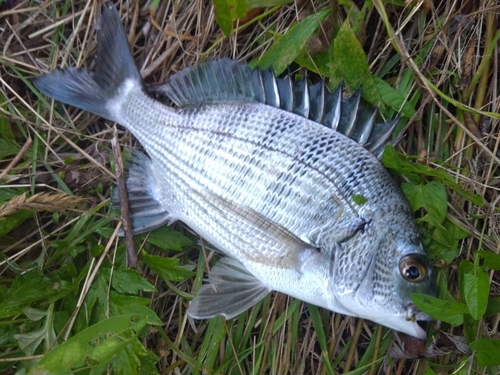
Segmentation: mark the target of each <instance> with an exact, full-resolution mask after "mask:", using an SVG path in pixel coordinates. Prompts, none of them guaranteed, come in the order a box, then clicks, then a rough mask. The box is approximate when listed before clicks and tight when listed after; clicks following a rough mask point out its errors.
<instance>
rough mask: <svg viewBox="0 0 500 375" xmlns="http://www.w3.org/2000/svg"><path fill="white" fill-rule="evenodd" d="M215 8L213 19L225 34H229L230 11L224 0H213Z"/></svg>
mask: <svg viewBox="0 0 500 375" xmlns="http://www.w3.org/2000/svg"><path fill="white" fill-rule="evenodd" d="M213 4H214V8H215V20H216V21H217V23H218V24H219V26H220V28H221V29H222V31H223V32H224V35H225V36H229V35H231V33H232V32H233V20H232V19H231V12H230V11H229V6H228V4H227V1H226V0H213Z"/></svg>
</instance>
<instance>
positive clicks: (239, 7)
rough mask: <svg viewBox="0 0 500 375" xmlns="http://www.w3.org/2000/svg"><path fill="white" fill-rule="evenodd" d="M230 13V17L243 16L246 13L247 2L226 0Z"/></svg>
mask: <svg viewBox="0 0 500 375" xmlns="http://www.w3.org/2000/svg"><path fill="white" fill-rule="evenodd" d="M226 1H227V6H228V8H229V13H230V14H231V19H232V20H233V21H234V20H237V19H239V18H243V17H245V16H246V14H247V10H248V4H247V2H246V1H245V0H226Z"/></svg>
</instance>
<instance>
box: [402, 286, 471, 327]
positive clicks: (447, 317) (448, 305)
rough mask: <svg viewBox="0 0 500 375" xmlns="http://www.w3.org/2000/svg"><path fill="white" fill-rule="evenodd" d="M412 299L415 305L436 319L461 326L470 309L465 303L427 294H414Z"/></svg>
mask: <svg viewBox="0 0 500 375" xmlns="http://www.w3.org/2000/svg"><path fill="white" fill-rule="evenodd" d="M411 299H412V301H413V303H414V304H415V306H417V308H418V309H419V310H421V311H423V312H425V313H426V314H429V315H430V316H432V317H433V318H434V319H437V320H441V321H443V322H446V323H450V324H451V325H454V326H459V325H460V324H462V323H463V321H464V315H463V314H468V313H469V309H468V308H467V306H466V305H465V304H464V303H460V302H455V301H448V300H442V299H439V298H436V297H432V296H428V295H426V294H412V295H411Z"/></svg>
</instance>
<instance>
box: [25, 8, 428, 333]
mask: <svg viewBox="0 0 500 375" xmlns="http://www.w3.org/2000/svg"><path fill="white" fill-rule="evenodd" d="M34 84H35V86H36V87H37V88H38V89H40V91H42V92H43V93H45V94H47V95H49V96H51V97H53V98H56V99H58V100H60V101H62V102H64V103H67V104H70V105H74V106H77V107H79V108H82V109H85V110H88V111H91V112H93V113H96V114H98V115H100V116H102V117H104V118H106V119H109V120H112V121H115V122H118V123H119V124H120V125H122V126H124V127H125V128H127V129H128V130H130V131H131V132H132V134H133V135H134V136H135V137H136V138H137V139H138V140H139V142H140V143H141V144H142V146H143V147H144V149H145V150H146V151H147V153H148V155H149V157H146V156H145V155H144V154H142V153H140V152H138V151H132V152H131V156H130V159H129V161H128V163H127V170H126V175H127V181H126V183H127V189H128V192H129V194H128V195H129V206H130V211H131V221H132V227H133V231H134V233H141V232H144V231H149V230H152V229H154V228H156V227H158V226H161V225H162V224H171V223H172V222H174V221H176V220H181V221H183V222H184V223H185V224H187V225H188V226H190V227H191V228H192V229H193V230H194V231H195V232H196V233H198V234H199V235H200V236H201V237H202V238H203V239H204V240H207V241H208V242H209V243H210V244H211V245H212V246H214V247H215V248H217V249H218V250H219V251H220V252H222V253H223V254H224V256H225V257H223V258H222V259H221V260H219V262H217V263H216V264H215V265H214V266H213V267H212V269H211V270H210V273H209V274H208V278H207V280H206V281H207V282H206V283H205V284H203V285H202V286H201V288H200V290H199V291H198V293H197V294H196V296H195V297H194V299H193V300H192V301H191V303H190V306H189V308H188V310H187V313H188V314H189V315H190V316H191V317H193V318H197V319H205V318H211V317H213V316H217V315H222V316H225V317H226V318H228V319H229V318H232V317H235V316H237V315H238V314H240V313H241V312H243V311H245V310H246V309H248V308H250V307H252V306H253V305H255V304H256V303H257V302H258V301H260V300H261V299H262V298H264V297H265V296H266V295H267V294H268V293H269V292H270V291H272V290H275V291H280V292H283V293H286V294H289V295H291V296H293V297H296V298H299V299H301V300H303V301H306V302H310V303H314V304H316V305H318V306H321V307H325V308H327V309H330V310H332V311H335V312H339V313H343V314H347V315H351V316H357V317H362V318H366V319H370V320H373V321H374V322H377V323H380V324H383V325H386V326H388V327H391V328H394V329H396V330H399V331H402V332H405V333H408V334H410V335H413V336H415V337H418V338H421V339H422V338H425V336H426V334H425V331H424V330H423V329H422V328H421V327H420V326H419V325H418V323H417V320H429V317H428V316H427V315H426V314H423V313H422V312H420V311H418V310H417V309H416V307H415V306H414V305H413V303H412V301H411V294H412V293H425V294H435V284H434V280H433V270H432V265H431V264H430V262H429V259H428V257H427V256H426V254H425V251H424V249H423V246H422V243H421V241H420V237H419V233H418V228H417V225H416V223H415V220H414V219H413V217H412V211H411V209H410V207H409V205H408V202H407V201H406V199H405V197H404V196H403V194H402V192H401V190H400V189H399V188H398V186H397V185H396V184H395V182H394V181H393V180H392V178H391V177H390V175H389V174H388V172H387V171H386V170H385V168H384V167H383V166H382V165H381V164H380V162H379V160H378V157H379V156H380V155H381V152H382V150H383V147H384V145H386V144H389V143H393V142H395V141H390V140H389V137H390V134H391V132H392V130H393V129H394V126H395V124H396V122H397V119H396V120H393V121H388V122H386V123H375V113H376V111H375V110H363V109H361V107H360V104H359V103H360V92H359V91H358V92H357V93H356V94H355V95H353V97H352V98H350V99H341V88H340V87H339V88H338V89H337V90H336V91H335V92H333V93H329V92H328V91H327V90H326V88H325V86H324V84H323V83H321V82H320V83H318V84H315V85H313V86H309V85H308V84H307V82H306V80H301V81H294V80H292V79H291V77H288V76H287V77H285V78H282V79H281V78H276V77H275V76H274V74H273V73H272V71H271V70H267V71H264V72H260V71H258V70H251V69H250V68H249V67H248V66H247V65H246V64H240V63H238V62H236V61H233V60H229V59H220V60H216V61H212V62H207V63H203V64H200V65H198V66H195V67H192V68H188V69H185V70H182V71H181V72H179V73H177V74H174V75H172V76H171V77H170V78H169V79H168V80H167V81H166V82H165V83H164V84H162V85H159V86H155V87H146V86H145V85H144V84H143V83H142V82H141V78H140V76H139V73H138V71H137V69H136V67H135V65H134V62H133V59H132V56H131V54H130V51H129V49H128V45H127V38H126V36H125V34H124V31H123V28H122V26H121V22H120V17H119V15H118V12H117V11H116V9H115V8H114V6H113V5H112V4H110V3H108V4H106V5H105V7H104V9H103V15H102V21H101V23H100V31H99V33H98V45H97V60H96V68H95V71H94V72H92V73H91V74H89V73H87V72H85V71H83V70H79V69H75V68H67V69H65V70H56V71H53V72H51V73H49V74H46V75H43V76H41V77H38V78H37V79H36V80H35V82H34ZM342 132H344V133H345V134H343V133H342ZM346 135H347V136H346ZM348 136H350V137H352V139H350V138H348ZM113 204H114V205H115V206H117V205H119V204H120V197H119V196H118V194H117V193H115V195H114V197H113Z"/></svg>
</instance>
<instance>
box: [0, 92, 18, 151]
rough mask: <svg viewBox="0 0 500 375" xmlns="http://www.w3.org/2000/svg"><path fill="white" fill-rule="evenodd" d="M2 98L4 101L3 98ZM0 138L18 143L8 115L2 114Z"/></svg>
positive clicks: (0, 117)
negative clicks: (3, 115)
mask: <svg viewBox="0 0 500 375" xmlns="http://www.w3.org/2000/svg"><path fill="white" fill-rule="evenodd" d="M0 100H1V101H2V102H3V100H2V99H0ZM4 110H5V109H4ZM0 138H2V139H3V140H4V141H6V142H7V143H10V144H12V145H15V144H16V142H15V138H14V134H13V133H12V128H11V126H10V124H9V121H8V120H7V118H6V117H2V116H0ZM0 159H1V158H0Z"/></svg>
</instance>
